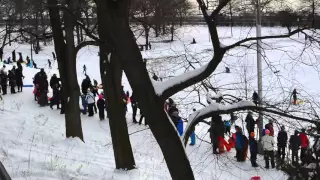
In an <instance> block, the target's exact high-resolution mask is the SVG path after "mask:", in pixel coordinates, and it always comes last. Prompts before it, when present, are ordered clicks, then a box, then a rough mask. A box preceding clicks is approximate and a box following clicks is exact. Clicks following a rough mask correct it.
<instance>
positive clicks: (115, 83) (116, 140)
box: [100, 47, 135, 170]
mask: <svg viewBox="0 0 320 180" xmlns="http://www.w3.org/2000/svg"><path fill="white" fill-rule="evenodd" d="M100 50H102V51H100V52H101V53H100V70H101V79H102V82H103V85H104V86H103V88H104V89H103V90H104V92H105V95H106V97H107V100H108V116H109V125H110V131H111V137H112V145H113V152H114V157H115V163H116V168H117V169H128V170H131V169H134V168H135V161H134V157H133V152H132V147H131V143H130V139H129V133H128V126H127V121H126V118H125V107H124V104H123V99H122V98H123V96H122V93H123V92H122V88H121V80H122V68H121V64H120V61H119V59H118V58H117V55H116V54H113V55H112V57H111V61H110V63H109V62H108V61H107V62H106V59H107V57H106V55H105V53H102V52H106V51H105V50H104V48H103V47H101V48H100Z"/></svg>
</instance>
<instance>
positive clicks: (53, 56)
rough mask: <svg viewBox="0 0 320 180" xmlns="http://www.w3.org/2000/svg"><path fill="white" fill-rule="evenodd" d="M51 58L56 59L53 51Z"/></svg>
mask: <svg viewBox="0 0 320 180" xmlns="http://www.w3.org/2000/svg"><path fill="white" fill-rule="evenodd" d="M52 58H53V60H56V59H57V57H56V54H55V53H54V52H52Z"/></svg>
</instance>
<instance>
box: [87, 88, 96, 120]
mask: <svg viewBox="0 0 320 180" xmlns="http://www.w3.org/2000/svg"><path fill="white" fill-rule="evenodd" d="M86 100H87V102H88V113H89V117H91V116H93V114H94V113H93V107H94V104H95V102H96V101H95V99H94V95H93V93H92V91H91V90H90V91H89V92H88V93H87V96H86Z"/></svg>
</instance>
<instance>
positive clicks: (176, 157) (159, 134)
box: [96, 0, 194, 180]
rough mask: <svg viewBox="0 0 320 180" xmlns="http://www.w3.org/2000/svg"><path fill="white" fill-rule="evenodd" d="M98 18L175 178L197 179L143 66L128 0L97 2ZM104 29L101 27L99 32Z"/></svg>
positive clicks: (99, 0)
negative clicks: (131, 25) (131, 24)
mask: <svg viewBox="0 0 320 180" xmlns="http://www.w3.org/2000/svg"><path fill="white" fill-rule="evenodd" d="M96 3H97V9H98V12H100V13H98V16H99V18H100V19H103V20H104V22H105V24H106V26H107V27H108V31H109V32H108V34H109V35H108V36H100V38H101V39H102V41H104V42H108V43H110V44H112V45H113V47H114V49H113V51H112V53H116V54H117V55H118V56H119V59H120V61H121V63H122V67H123V69H124V71H125V73H126V75H127V77H128V80H129V83H130V85H131V87H132V89H133V91H134V92H135V93H136V95H137V98H138V101H139V105H140V107H141V108H142V111H143V112H144V114H145V117H146V120H147V121H148V124H149V127H150V129H151V131H152V133H153V134H154V136H155V138H156V140H157V142H158V143H159V145H160V148H161V150H162V152H163V155H164V158H165V160H166V163H167V166H168V169H169V172H170V174H171V177H172V179H175V180H176V179H177V180H179V179H184V180H189V179H190V180H193V179H194V175H193V172H192V169H191V166H190V163H189V160H188V158H187V155H186V152H185V151H184V147H183V144H182V142H181V140H180V137H179V136H178V133H177V131H176V129H175V127H174V125H173V124H172V122H170V121H171V120H170V119H169V118H168V115H167V114H166V113H165V112H164V99H162V98H161V97H159V96H157V94H156V93H155V91H154V88H153V85H152V82H151V80H150V77H149V75H148V72H147V70H146V67H145V65H144V63H143V60H142V56H141V54H140V51H139V48H138V45H137V44H136V41H135V38H134V35H133V33H132V31H131V29H130V26H129V18H128V17H129V15H128V10H129V8H128V5H129V1H128V0H123V1H114V2H111V1H107V2H106V1H104V0H97V1H96ZM100 28H101V26H99V29H100Z"/></svg>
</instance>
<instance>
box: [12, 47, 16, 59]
mask: <svg viewBox="0 0 320 180" xmlns="http://www.w3.org/2000/svg"><path fill="white" fill-rule="evenodd" d="M12 61H13V62H16V50H13V51H12Z"/></svg>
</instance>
